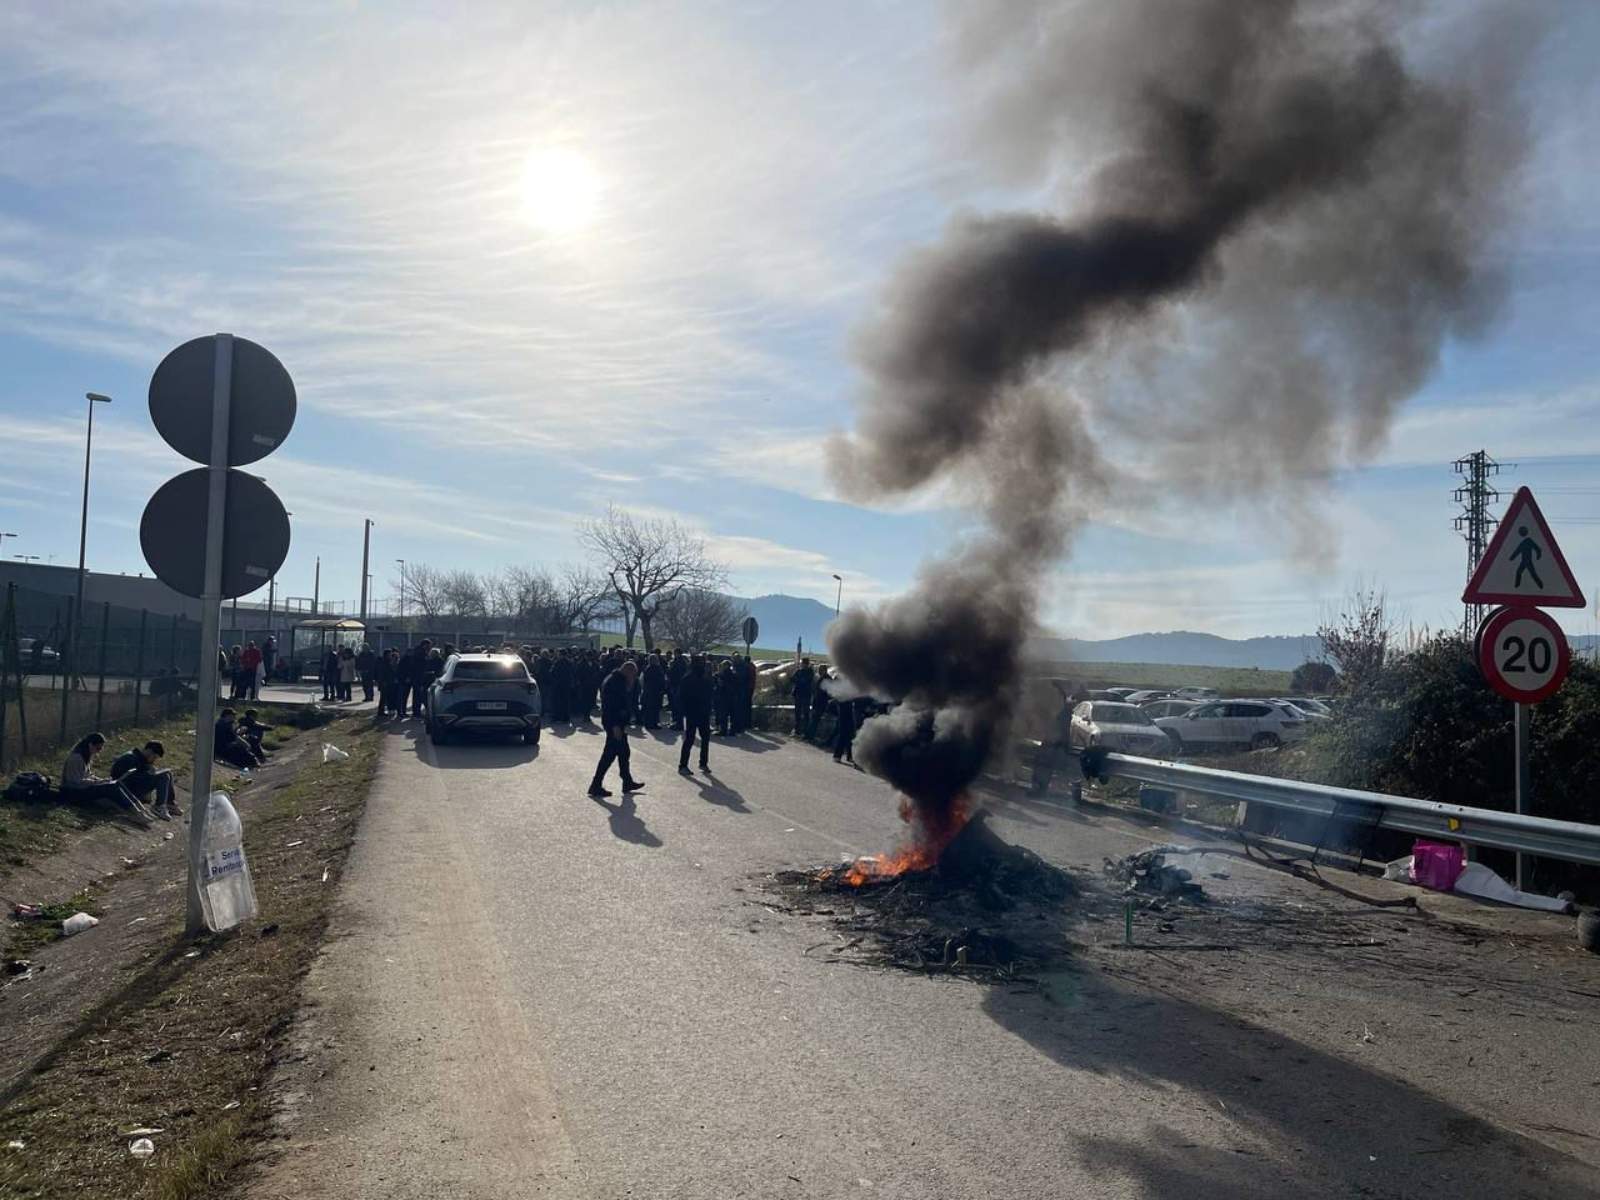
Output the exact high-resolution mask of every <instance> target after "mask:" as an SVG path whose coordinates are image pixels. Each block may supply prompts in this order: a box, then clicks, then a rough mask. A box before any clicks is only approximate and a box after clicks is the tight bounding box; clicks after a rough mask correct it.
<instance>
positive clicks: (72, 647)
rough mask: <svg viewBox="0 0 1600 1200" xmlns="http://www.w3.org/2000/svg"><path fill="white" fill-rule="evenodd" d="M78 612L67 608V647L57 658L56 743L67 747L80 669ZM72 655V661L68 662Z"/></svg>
mask: <svg viewBox="0 0 1600 1200" xmlns="http://www.w3.org/2000/svg"><path fill="white" fill-rule="evenodd" d="M77 616H78V614H77V611H76V609H75V608H74V607H73V606H72V605H70V604H69V605H68V606H67V623H66V627H65V628H66V631H67V636H66V645H65V648H64V649H62V650H61V651H60V653H59V654H58V655H57V658H59V659H60V660H61V728H59V729H58V730H56V741H57V742H58V743H60V744H61V745H65V744H66V741H67V701H68V699H70V698H71V696H72V677H73V676H74V675H77V674H79V673H80V672H79V667H78V649H79V647H78V630H77V626H78V625H79V624H81V622H79V621H78V619H77ZM69 655H70V659H71V661H70V662H69V661H68V658H69Z"/></svg>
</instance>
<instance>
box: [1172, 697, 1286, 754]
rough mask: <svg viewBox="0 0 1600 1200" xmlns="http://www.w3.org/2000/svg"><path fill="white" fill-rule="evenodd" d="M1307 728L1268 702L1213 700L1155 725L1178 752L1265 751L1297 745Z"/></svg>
mask: <svg viewBox="0 0 1600 1200" xmlns="http://www.w3.org/2000/svg"><path fill="white" fill-rule="evenodd" d="M1306 724H1307V722H1306V720H1305V718H1303V717H1296V716H1294V715H1292V714H1291V713H1290V712H1289V711H1288V710H1287V709H1286V708H1285V707H1283V706H1281V705H1277V704H1273V703H1272V702H1271V701H1269V700H1213V701H1210V702H1209V703H1206V704H1197V705H1195V706H1194V707H1193V708H1192V709H1190V710H1189V711H1188V712H1186V713H1184V714H1183V715H1182V716H1177V717H1161V718H1159V719H1158V720H1157V721H1156V725H1157V726H1158V727H1160V728H1161V729H1163V730H1165V731H1166V733H1167V735H1168V736H1169V737H1171V738H1172V740H1173V742H1174V743H1175V744H1176V745H1177V746H1178V747H1179V748H1180V749H1192V750H1219V749H1224V748H1232V747H1237V746H1248V747H1249V748H1250V749H1252V750H1265V749H1268V748H1270V747H1275V746H1282V745H1285V744H1287V743H1289V742H1297V741H1299V740H1300V739H1301V738H1302V737H1304V736H1305V732H1306Z"/></svg>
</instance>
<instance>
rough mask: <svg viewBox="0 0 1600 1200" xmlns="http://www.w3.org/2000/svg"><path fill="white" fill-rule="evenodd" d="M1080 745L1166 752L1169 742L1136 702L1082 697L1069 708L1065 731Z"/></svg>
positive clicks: (1149, 752) (1144, 751)
mask: <svg viewBox="0 0 1600 1200" xmlns="http://www.w3.org/2000/svg"><path fill="white" fill-rule="evenodd" d="M1068 736H1069V739H1070V740H1071V742H1072V744H1073V745H1074V746H1076V747H1078V748H1079V749H1083V748H1085V747H1088V746H1099V747H1102V748H1104V749H1106V750H1120V751H1121V752H1123V753H1124V754H1166V753H1170V752H1171V750H1172V742H1171V741H1170V740H1169V739H1168V737H1167V735H1166V734H1165V733H1163V732H1162V731H1161V730H1160V729H1159V728H1158V727H1157V726H1156V723H1155V722H1154V721H1152V720H1151V719H1150V716H1149V714H1148V713H1146V712H1145V711H1144V709H1142V708H1140V707H1139V706H1138V705H1137V704H1116V703H1110V702H1107V701H1104V700H1085V701H1084V702H1083V703H1082V704H1080V705H1078V707H1077V708H1075V709H1073V710H1072V732H1071V733H1070V734H1069V735H1068Z"/></svg>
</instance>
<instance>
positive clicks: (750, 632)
mask: <svg viewBox="0 0 1600 1200" xmlns="http://www.w3.org/2000/svg"><path fill="white" fill-rule="evenodd" d="M740 632H741V633H743V634H744V644H745V645H746V646H753V645H755V644H756V635H757V634H758V633H760V632H761V626H760V625H759V624H757V622H756V619H755V618H754V617H746V618H745V619H744V623H743V624H742V625H741V626H740Z"/></svg>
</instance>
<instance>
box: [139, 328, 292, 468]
mask: <svg viewBox="0 0 1600 1200" xmlns="http://www.w3.org/2000/svg"><path fill="white" fill-rule="evenodd" d="M216 363H217V339H216V338H215V337H203V338H195V339H194V340H193V341H191V342H185V343H184V344H183V345H181V346H179V347H178V348H177V349H176V350H174V351H172V353H170V354H168V355H167V356H166V357H165V358H163V359H162V360H161V365H160V366H158V367H157V368H156V373H155V374H154V375H152V376H151V377H150V419H151V420H152V421H154V422H155V425H156V432H157V433H159V434H160V435H161V436H162V437H163V438H165V439H166V442H167V445H169V446H171V447H172V448H173V449H174V450H176V451H177V452H178V453H179V454H181V455H183V456H184V457H185V458H191V459H193V460H194V461H195V462H197V463H206V464H208V465H209V464H210V462H211V409H212V394H213V390H214V387H215V374H216ZM229 392H230V396H231V399H232V403H231V406H230V408H229V411H228V465H229V466H230V467H242V466H245V465H246V464H248V463H253V462H255V461H256V460H257V459H261V458H265V457H266V456H267V455H269V454H271V453H272V452H273V451H274V450H276V449H277V448H278V446H279V444H280V443H281V442H282V441H283V439H284V438H286V437H288V436H289V430H290V429H292V428H293V427H294V415H295V408H296V401H295V395H294V381H293V380H292V379H290V378H289V372H288V371H286V370H284V367H283V364H282V363H281V362H279V361H278V360H277V358H276V357H274V355H273V354H272V352H271V351H270V350H267V349H265V348H263V347H261V346H258V345H256V344H255V343H254V342H252V341H247V340H246V339H245V338H241V337H236V338H234V339H233V376H232V382H231V385H230V388H229Z"/></svg>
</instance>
